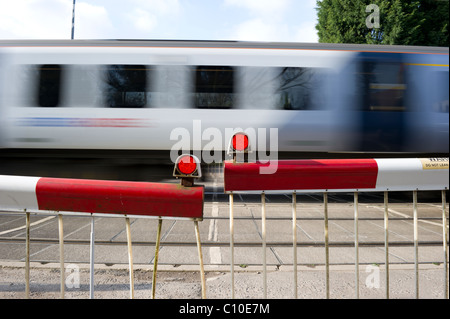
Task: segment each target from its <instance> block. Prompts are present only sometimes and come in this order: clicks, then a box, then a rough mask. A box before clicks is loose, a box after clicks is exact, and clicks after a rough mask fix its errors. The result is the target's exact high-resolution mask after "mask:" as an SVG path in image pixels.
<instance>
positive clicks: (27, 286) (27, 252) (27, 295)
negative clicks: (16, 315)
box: [25, 209, 30, 299]
mask: <svg viewBox="0 0 450 319" xmlns="http://www.w3.org/2000/svg"><path fill="white" fill-rule="evenodd" d="M25 213H26V235H25V236H26V240H25V298H27V299H29V298H30V213H29V212H27V210H26V209H25Z"/></svg>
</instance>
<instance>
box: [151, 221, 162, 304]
mask: <svg viewBox="0 0 450 319" xmlns="http://www.w3.org/2000/svg"><path fill="white" fill-rule="evenodd" d="M161 226H162V218H159V219H158V230H157V232H156V247H155V259H154V261H153V276H152V299H155V294H156V272H157V270H158V257H159V245H160V243H161Z"/></svg>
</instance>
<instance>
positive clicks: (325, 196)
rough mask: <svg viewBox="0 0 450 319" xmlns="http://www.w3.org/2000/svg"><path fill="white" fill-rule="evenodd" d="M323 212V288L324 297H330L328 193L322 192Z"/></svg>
mask: <svg viewBox="0 0 450 319" xmlns="http://www.w3.org/2000/svg"><path fill="white" fill-rule="evenodd" d="M323 213H324V227H325V229H324V232H325V289H326V297H327V299H330V252H329V247H328V194H327V193H323Z"/></svg>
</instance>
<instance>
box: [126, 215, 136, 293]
mask: <svg viewBox="0 0 450 319" xmlns="http://www.w3.org/2000/svg"><path fill="white" fill-rule="evenodd" d="M125 224H126V229H127V247H128V264H129V268H130V270H129V271H130V299H134V271H133V247H132V245H131V225H130V218H128V217H126V218H125Z"/></svg>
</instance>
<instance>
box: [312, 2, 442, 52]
mask: <svg viewBox="0 0 450 319" xmlns="http://www.w3.org/2000/svg"><path fill="white" fill-rule="evenodd" d="M370 4H375V5H377V6H378V7H379V9H380V11H379V21H380V27H379V28H368V26H367V25H366V19H367V17H369V15H370V14H371V13H372V12H366V7H367V6H368V5H370ZM448 10H449V1H448V0H411V1H405V0H318V1H317V12H318V24H317V26H316V29H317V30H318V35H319V42H323V43H360V44H361V43H368V44H398V45H423V46H448V45H449V42H448V21H449V11H448Z"/></svg>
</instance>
